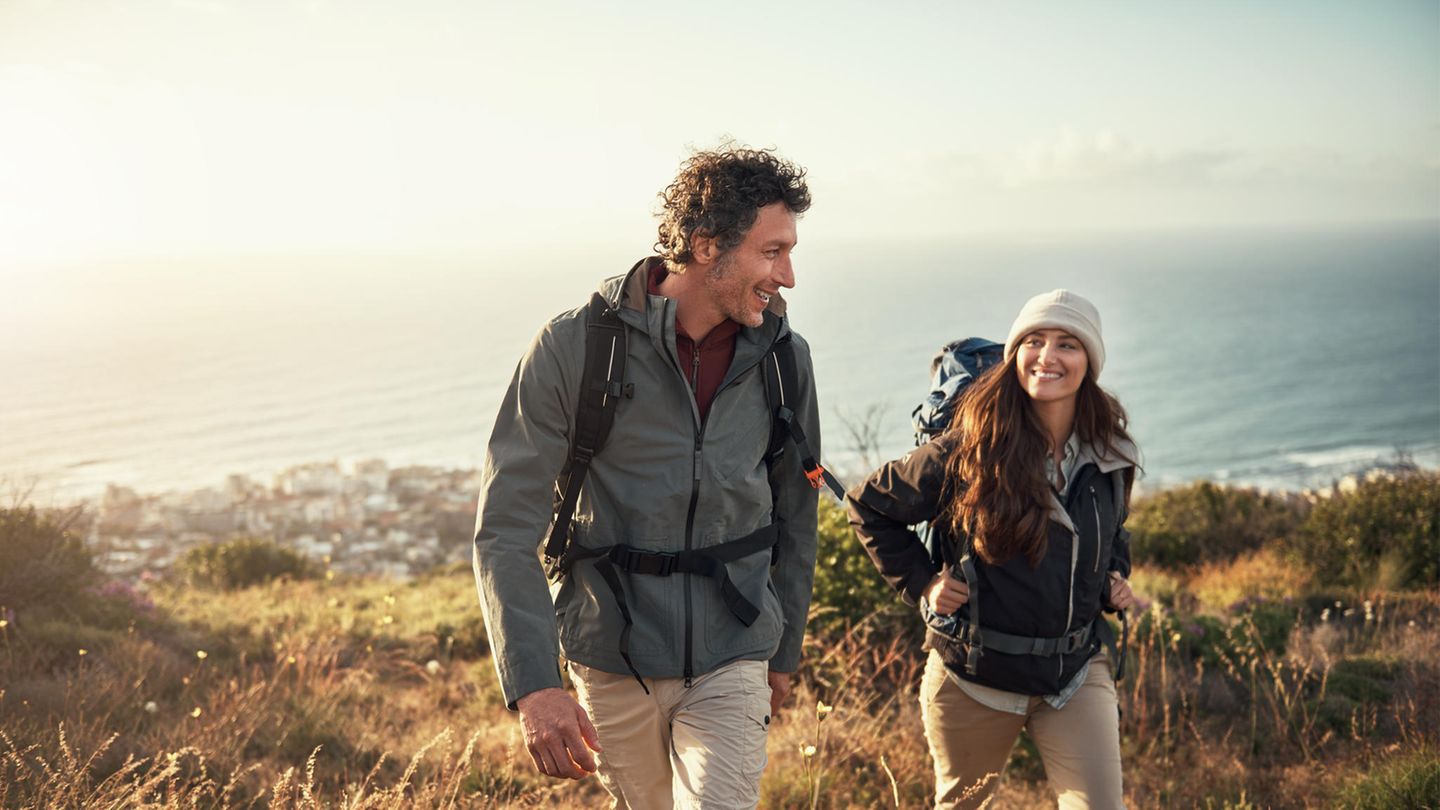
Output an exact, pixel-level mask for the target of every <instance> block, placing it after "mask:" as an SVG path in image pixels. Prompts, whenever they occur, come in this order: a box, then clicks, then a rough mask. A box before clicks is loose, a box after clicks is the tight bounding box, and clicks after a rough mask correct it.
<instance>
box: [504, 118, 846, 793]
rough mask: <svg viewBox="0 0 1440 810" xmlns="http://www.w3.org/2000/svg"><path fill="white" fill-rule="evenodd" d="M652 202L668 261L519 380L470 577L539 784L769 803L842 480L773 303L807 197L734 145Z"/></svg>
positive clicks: (656, 261) (527, 360)
mask: <svg viewBox="0 0 1440 810" xmlns="http://www.w3.org/2000/svg"><path fill="white" fill-rule="evenodd" d="M661 197H662V200H663V210H662V212H661V214H660V218H661V221H660V226H659V239H658V241H657V242H656V245H655V249H656V251H657V253H658V255H657V256H653V257H650V258H646V259H643V260H641V261H640V262H638V263H637V264H635V265H634V267H632V268H631V269H630V271H629V272H628V273H626V274H625V275H623V276H616V277H614V278H611V279H608V280H606V281H604V282H603V283H602V284H601V285H600V291H599V293H598V294H597V295H596V296H595V297H594V298H592V301H591V303H590V304H589V306H586V307H580V308H578V309H575V310H572V311H570V312H566V313H564V314H562V315H560V316H558V317H556V318H555V319H553V320H552V321H550V322H549V323H547V324H545V326H544V327H543V328H541V330H540V332H539V334H538V335H537V336H536V337H535V339H534V342H533V343H532V344H531V346H530V348H529V350H528V351H527V352H526V354H525V356H524V357H523V358H522V359H521V361H520V364H519V367H518V368H517V369H516V371H515V376H514V378H513V380H512V381H511V383H510V387H509V389H508V391H507V392H506V394H505V398H504V400H503V402H502V403H501V406H500V412H499V415H498V416H497V418H496V421H495V428H494V431H493V433H492V434H491V437H490V443H489V446H488V453H487V457H486V462H485V467H484V471H483V475H482V484H481V492H480V502H479V508H478V513H477V515H476V534H475V579H476V585H477V587H478V590H479V594H480V604H481V608H482V609H483V611H484V615H485V627H486V630H487V632H488V634H489V639H490V644H491V648H492V650H493V653H494V658H495V666H496V669H497V671H498V673H499V678H500V686H501V689H502V692H503V694H504V698H505V702H506V704H507V705H508V706H509V707H511V708H512V709H518V711H519V714H520V725H521V728H522V730H523V731H524V735H525V744H526V746H527V748H528V750H529V752H530V756H531V758H532V759H533V760H534V763H535V767H536V768H537V769H538V770H539V771H540V772H542V773H545V774H548V775H550V776H554V777H568V778H572V779H580V778H583V777H585V776H586V775H588V774H590V773H593V772H596V771H597V769H598V772H599V776H600V780H601V782H602V784H603V785H604V787H605V789H606V790H608V791H609V792H610V794H611V795H612V796H613V797H614V802H615V806H616V807H630V808H637V809H638V808H652V807H658V808H669V807H672V806H675V805H680V806H686V807H691V806H694V807H717V808H718V807H723V808H727V810H729V809H730V808H740V807H754V806H756V804H757V803H758V802H759V785H760V774H761V771H762V770H763V769H764V767H765V736H766V731H767V729H768V726H769V723H770V718H771V716H772V715H774V714H775V712H776V711H777V710H778V709H779V706H780V704H781V702H782V701H784V699H785V697H786V695H788V694H789V692H790V677H791V673H793V672H794V671H795V669H796V668H797V667H798V665H799V660H800V645H801V639H802V636H803V634H804V630H805V617H806V611H807V610H808V608H809V604H810V590H811V584H812V582H813V579H814V562H815V508H816V490H815V487H818V486H819V484H820V481H821V479H822V477H823V478H828V475H827V474H825V473H824V470H823V468H820V467H819V466H818V464H817V463H816V462H815V461H814V459H815V458H818V452H819V445H818V441H819V426H818V415H817V407H816V400H815V391H814V385H813V380H812V376H813V375H812V372H811V365H810V353H809V349H808V347H807V345H806V344H805V342H804V341H803V340H802V339H801V338H800V336H799V335H797V334H795V333H794V332H792V331H791V330H790V326H789V323H788V321H787V319H786V317H785V302H784V300H783V299H782V298H781V297H780V291H781V289H782V288H790V287H793V286H794V285H795V274H794V270H793V268H792V266H791V262H790V254H791V251H792V250H793V249H794V247H795V243H796V220H797V218H798V217H799V216H800V215H801V214H803V213H804V212H805V211H806V209H808V208H809V207H810V194H809V190H808V189H807V187H806V184H805V180H804V171H803V170H802V169H800V168H798V167H796V166H794V165H792V164H791V163H789V162H787V161H785V160H783V159H781V158H779V157H778V156H776V155H775V154H774V153H773V152H770V151H764V150H751V149H744V148H738V147H729V146H727V147H724V148H721V149H718V150H716V151H707V152H699V153H696V154H694V155H693V156H692V157H690V159H689V160H687V161H686V162H685V163H684V164H683V165H682V167H681V170H680V173H679V176H678V177H677V178H676V179H675V181H674V182H673V183H672V184H671V185H670V186H669V187H668V188H667V189H666V190H665V191H664V192H663V193H662V195H661ZM807 476H808V477H809V478H810V482H807V480H806V479H807ZM811 482H813V486H812V483H811ZM537 551H538V552H539V553H537ZM547 578H548V581H547ZM560 657H563V659H564V660H565V662H566V663H567V664H568V667H569V670H570V674H571V679H572V681H573V682H574V685H575V687H576V691H577V693H578V695H579V700H578V701H577V700H576V699H575V698H573V697H571V695H570V693H569V692H567V691H566V690H565V689H564V688H563V684H562V680H561V673H560V669H559V665H558V658H560Z"/></svg>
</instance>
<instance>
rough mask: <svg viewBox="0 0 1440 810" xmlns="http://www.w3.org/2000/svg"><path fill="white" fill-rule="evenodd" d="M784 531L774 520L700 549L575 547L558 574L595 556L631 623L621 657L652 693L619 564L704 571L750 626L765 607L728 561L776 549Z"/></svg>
mask: <svg viewBox="0 0 1440 810" xmlns="http://www.w3.org/2000/svg"><path fill="white" fill-rule="evenodd" d="M779 536H780V532H779V527H778V526H777V525H776V524H774V523H772V524H770V525H768V526H766V527H764V528H761V529H756V530H755V531H753V532H751V533H750V534H747V535H745V536H744V537H740V538H736V539H734V540H729V541H726V542H724V543H721V544H720V545H718V546H711V547H709V548H703V549H697V550H694V551H650V550H647V549H640V548H635V547H634V546H627V545H625V544H623V543H617V544H615V545H613V546H604V547H602V548H585V547H583V546H572V547H571V548H570V551H569V553H568V554H566V555H565V557H564V559H563V561H562V563H561V565H560V566H559V571H558V573H559V574H561V575H563V574H565V573H568V572H569V570H570V569H571V567H573V566H574V565H575V563H577V562H581V561H583V560H594V561H595V570H597V571H599V572H600V576H601V577H603V578H604V579H605V584H606V585H608V586H609V587H610V592H611V593H612V594H614V596H615V605H616V607H618V608H619V609H620V618H622V619H624V621H625V626H624V627H623V628H622V629H621V630H620V657H621V658H623V659H625V666H627V667H629V668H630V674H632V675H634V676H635V680H637V681H639V682H640V686H641V688H643V689H644V690H645V693H646V694H647V695H648V694H649V693H650V688H649V687H647V686H645V681H644V679H643V678H641V677H640V673H639V672H638V671H637V670H636V669H635V665H634V664H633V663H631V661H630V628H631V627H632V626H634V621H633V620H632V619H631V616H630V606H629V603H628V602H626V600H625V587H624V585H623V584H622V583H621V581H620V576H619V575H618V574H616V573H615V570H616V569H617V568H618V569H620V570H621V571H625V572H627V573H631V574H645V575H648V576H655V577H668V576H670V575H671V574H699V575H700V576H703V577H709V578H710V579H713V580H715V581H716V583H717V584H718V585H719V586H720V598H721V599H722V600H724V602H725V607H726V608H728V609H729V610H730V612H731V613H732V614H733V615H734V616H735V618H737V619H739V620H740V623H741V624H743V625H745V626H746V627H749V626H750V625H752V624H754V623H755V620H756V619H758V618H760V608H759V606H757V605H756V604H755V603H754V602H751V601H750V600H749V599H748V598H746V596H745V594H743V593H741V592H740V589H739V588H737V587H735V583H734V582H733V581H731V579H730V570H729V569H728V568H727V567H726V565H725V564H726V563H730V562H734V561H736V560H739V559H742V558H744V557H748V556H750V555H751V554H758V553H760V552H762V551H767V550H769V549H772V548H774V547H775V544H776V542H777V541H778V540H779Z"/></svg>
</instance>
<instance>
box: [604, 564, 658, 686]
mask: <svg viewBox="0 0 1440 810" xmlns="http://www.w3.org/2000/svg"><path fill="white" fill-rule="evenodd" d="M595 570H596V571H599V572H600V576H602V577H604V578H605V584H607V585H609V586H610V590H611V592H613V593H614V594H615V607H617V608H619V609H620V617H621V618H623V619H624V620H625V626H624V627H622V628H620V657H621V658H623V659H625V666H627V667H629V668H630V674H631V675H634V676H635V680H636V681H638V682H639V683H640V688H641V689H644V690H645V694H647V695H648V694H650V687H648V686H646V685H645V679H644V678H642V677H640V671H639V670H637V669H635V662H633V661H631V660H630V628H631V627H634V626H635V622H634V621H632V620H631V619H630V605H629V603H627V602H626V601H625V589H624V588H623V587H621V585H620V576H619V575H618V574H616V573H615V567H614V566H612V565H611V564H610V561H609V560H607V559H604V558H601V559H599V560H596V561H595Z"/></svg>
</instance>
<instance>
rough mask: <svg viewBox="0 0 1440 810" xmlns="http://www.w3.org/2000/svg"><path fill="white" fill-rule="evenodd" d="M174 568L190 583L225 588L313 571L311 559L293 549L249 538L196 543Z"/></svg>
mask: <svg viewBox="0 0 1440 810" xmlns="http://www.w3.org/2000/svg"><path fill="white" fill-rule="evenodd" d="M175 571H176V573H177V574H179V575H180V576H181V577H182V578H184V579H185V580H186V581H188V582H190V583H191V584H194V585H200V586H204V587H210V588H223V589H226V590H235V589H237V588H248V587H250V586H251V585H259V584H260V583H262V582H269V581H270V580H272V579H278V578H280V577H289V578H291V579H305V578H307V577H309V576H312V575H313V573H314V570H313V567H312V566H311V564H310V562H309V561H308V560H306V559H305V558H304V557H303V556H301V555H300V553H299V552H297V551H295V550H294V549H290V548H286V547H284V546H281V545H277V544H276V543H274V542H272V541H269V540H254V539H248V538H247V539H241V540H231V541H228V542H224V543H210V544H207V545H203V546H196V547H194V548H192V549H190V550H189V551H186V552H185V554H184V555H183V556H182V557H181V558H180V560H179V561H178V562H177V563H176V564H175Z"/></svg>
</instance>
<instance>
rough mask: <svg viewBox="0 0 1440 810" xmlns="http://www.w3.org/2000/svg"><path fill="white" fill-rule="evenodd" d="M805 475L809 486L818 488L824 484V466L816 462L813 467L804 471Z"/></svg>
mask: <svg viewBox="0 0 1440 810" xmlns="http://www.w3.org/2000/svg"><path fill="white" fill-rule="evenodd" d="M805 477H806V478H807V479H809V481H810V486H812V487H814V488H815V489H820V488H822V487H824V486H825V468H824V467H822V466H820V465H819V464H816V465H815V467H814V469H809V470H806V471H805Z"/></svg>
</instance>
